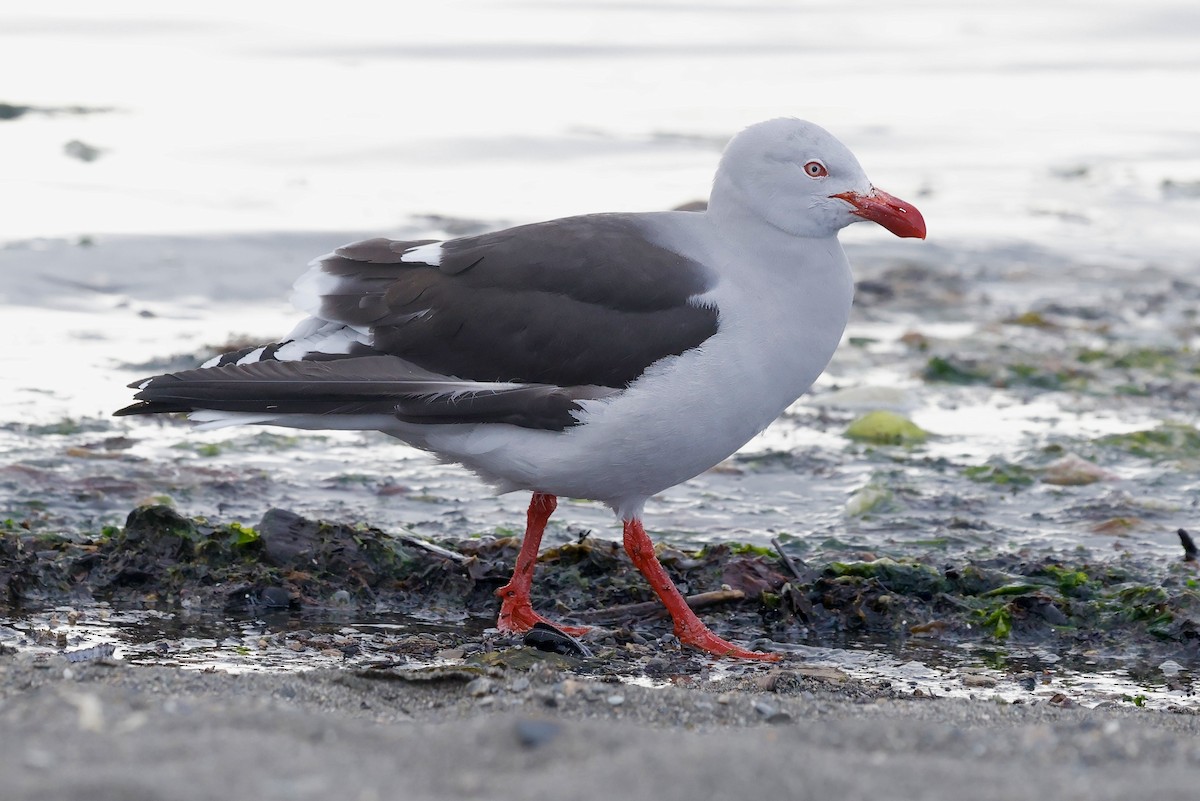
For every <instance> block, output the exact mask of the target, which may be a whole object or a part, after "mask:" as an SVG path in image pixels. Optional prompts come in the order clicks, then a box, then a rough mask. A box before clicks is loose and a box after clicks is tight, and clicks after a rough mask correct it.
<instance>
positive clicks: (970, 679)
mask: <svg viewBox="0 0 1200 801" xmlns="http://www.w3.org/2000/svg"><path fill="white" fill-rule="evenodd" d="M962 683H963V686H964V687H995V686H996V680H995V679H993V678H992V677H991V676H981V675H979V674H978V673H968V674H966V675H965V676H963V677H962Z"/></svg>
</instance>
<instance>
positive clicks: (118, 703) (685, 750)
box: [0, 654, 1200, 801]
mask: <svg viewBox="0 0 1200 801" xmlns="http://www.w3.org/2000/svg"><path fill="white" fill-rule="evenodd" d="M767 676H768V674H765V673H762V672H759V673H756V674H752V677H749V678H743V679H740V680H738V679H731V680H726V682H725V683H724V684H720V683H718V684H715V685H712V686H711V689H710V688H709V686H708V685H706V686H705V688H695V687H687V688H680V687H667V688H657V689H648V688H643V687H636V686H628V685H624V684H615V683H606V682H596V681H592V680H590V679H587V678H585V677H581V676H575V675H571V674H569V673H565V672H560V671H558V670H556V669H554V668H552V667H551V666H549V665H544V666H541V667H535V668H533V669H532V670H529V671H513V670H508V671H505V672H495V673H493V674H492V675H491V676H490V677H485V678H480V677H475V678H470V677H456V676H454V675H451V676H448V677H446V678H444V679H442V680H438V681H412V680H402V679H399V678H397V677H396V676H394V675H393V676H388V677H382V676H381V677H379V678H367V677H366V676H365V675H363V674H361V673H356V672H354V671H352V670H349V669H347V670H345V671H336V670H330V671H314V672H309V673H301V674H271V675H266V674H263V675H251V674H244V675H229V674H225V673H220V672H216V673H203V672H198V671H183V670H178V669H174V668H162V667H140V666H136V665H129V664H126V663H122V662H119V661H118V662H109V663H94V662H93V663H84V664H68V663H67V662H66V661H65V660H63V659H61V658H58V657H55V658H52V659H50V660H46V661H42V662H38V661H36V660H35V659H34V658H33V657H32V656H30V655H27V654H26V655H0V743H3V748H0V777H3V779H2V787H3V789H2V792H0V797H2V798H3V799H4V800H5V801H26V799H28V800H29V801H32V800H33V799H61V800H62V801H70V799H88V801H104V800H105V799H113V800H114V801H116V800H117V799H120V801H140V800H141V799H210V798H222V799H258V800H261V801H267V800H269V799H287V800H288V801H300V800H301V799H310V798H311V799H347V801H369V800H371V799H391V798H396V799H426V798H428V799H442V798H446V799H451V798H454V799H457V798H520V799H528V800H530V801H532V800H533V799H542V798H573V799H592V798H596V799H601V798H603V799H613V798H617V799H620V798H655V799H676V798H678V799H700V798H748V797H767V798H779V799H823V800H824V799H838V800H839V801H852V800H853V799H873V800H875V799H917V798H920V799H942V798H945V799H972V800H973V801H986V799H1011V798H1046V799H1073V798H1080V799H1084V798H1086V799H1108V798H1112V799H1118V798H1119V799H1126V798H1154V799H1156V801H1161V800H1163V799H1176V798H1178V799H1194V798H1195V797H1196V792H1197V787H1198V786H1200V785H1198V782H1200V717H1198V716H1194V715H1183V714H1167V713H1158V712H1151V711H1147V710H1137V709H1129V708H1115V707H1109V708H1098V709H1084V708H1080V707H1066V708H1059V707H1055V706H1054V705H1052V704H1050V703H1046V702H1041V703H1038V704H1035V705H998V704H996V703H993V702H982V701H963V700H949V699H930V698H913V697H901V696H891V697H889V696H888V695H886V694H878V693H871V692H864V691H863V689H862V688H861V687H856V686H854V685H846V684H841V685H837V686H834V685H828V684H825V683H823V682H821V681H820V680H819V678H818V679H812V678H810V677H806V676H805V675H804V671H803V669H799V670H788V669H783V670H780V671H776V672H775V673H773V674H770V678H767ZM763 686H769V687H771V688H772V689H768V690H764V689H755V688H761V687H763Z"/></svg>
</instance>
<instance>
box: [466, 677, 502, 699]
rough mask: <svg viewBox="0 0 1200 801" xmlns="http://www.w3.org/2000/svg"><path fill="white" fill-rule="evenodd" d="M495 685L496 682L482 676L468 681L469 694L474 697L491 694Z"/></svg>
mask: <svg viewBox="0 0 1200 801" xmlns="http://www.w3.org/2000/svg"><path fill="white" fill-rule="evenodd" d="M493 686H495V682H493V681H492V680H491V679H489V678H486V677H484V676H480V677H479V678H477V679H472V680H471V681H470V682H468V683H467V686H466V690H467V695H469V696H471V697H472V698H481V697H482V696H485V695H490V694H491V692H492V687H493Z"/></svg>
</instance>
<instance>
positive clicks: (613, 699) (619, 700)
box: [604, 695, 625, 706]
mask: <svg viewBox="0 0 1200 801" xmlns="http://www.w3.org/2000/svg"><path fill="white" fill-rule="evenodd" d="M604 700H605V701H607V702H608V705H609V706H620V705H621V704H623V703H625V696H623V695H610V696H608V697H607V698H605V699H604Z"/></svg>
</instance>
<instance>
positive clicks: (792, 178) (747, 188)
mask: <svg viewBox="0 0 1200 801" xmlns="http://www.w3.org/2000/svg"><path fill="white" fill-rule="evenodd" d="M709 208H710V210H711V212H712V213H714V214H718V215H720V214H739V215H744V214H746V213H749V214H751V215H753V216H755V217H759V218H761V219H762V220H764V221H765V222H767V223H768V224H770V225H771V226H773V227H775V228H778V229H780V230H782V231H786V232H787V233H789V234H792V235H793V236H806V237H826V236H833V235H835V234H836V233H837V232H838V231H839V230H841V229H842V228H845V227H846V226H847V225H849V224H850V223H854V222H860V221H862V220H870V221H871V222H876V223H879V224H880V225H882V226H883V227H884V228H886V229H888V230H889V231H891V232H892V233H893V234H895V235H896V236H912V237H918V238H920V239H924V238H925V220H924V218H922V217H921V212H919V211H917V209H916V207H915V206H913V205H912V204H911V203H906V202H904V201H902V200H900V199H899V198H896V197H893V196H892V195H889V194H888V193H887V192H884V191H882V190H880V189H876V188H875V187H874V186H872V185H871V182H870V181H869V180H868V179H867V175H866V173H864V172H863V169H862V167H861V166H859V163H858V159H856V158H854V154H853V153H851V152H850V151H849V149H847V148H846V146H845V145H843V144H842V143H841V142H839V141H838V140H837V139H835V138H834V137H833V136H832V135H831V134H830V133H829V132H828V131H826V130H825V129H824V128H821V127H820V126H817V125H813V124H812V123H811V122H805V121H804V120H797V119H791V118H781V119H776V120H767V121H766V122H760V123H758V124H757V125H751V126H750V127H749V128H747V129H746V130H744V131H742V132H741V133H739V134H738V135H737V136H735V137H734V138H733V139H732V140H730V142H729V144H728V145H727V146H726V148H725V153H724V154H723V155H722V156H721V164H720V166H719V167H718V168H717V176H716V178H715V179H714V181H713V193H712V198H711V200H710V201H709Z"/></svg>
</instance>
